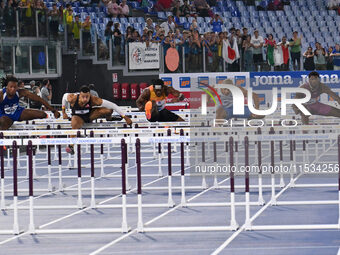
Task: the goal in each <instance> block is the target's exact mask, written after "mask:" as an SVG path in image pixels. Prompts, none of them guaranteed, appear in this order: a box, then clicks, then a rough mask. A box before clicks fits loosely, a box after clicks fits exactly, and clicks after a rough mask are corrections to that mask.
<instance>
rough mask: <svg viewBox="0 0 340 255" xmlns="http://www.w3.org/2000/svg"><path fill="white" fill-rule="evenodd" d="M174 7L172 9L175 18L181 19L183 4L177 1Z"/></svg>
mask: <svg viewBox="0 0 340 255" xmlns="http://www.w3.org/2000/svg"><path fill="white" fill-rule="evenodd" d="M173 5H174V7H173V8H172V15H173V16H174V17H181V16H182V12H181V3H180V1H178V0H175V1H174V3H173Z"/></svg>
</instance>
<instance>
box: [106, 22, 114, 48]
mask: <svg viewBox="0 0 340 255" xmlns="http://www.w3.org/2000/svg"><path fill="white" fill-rule="evenodd" d="M112 26H113V21H112V20H110V21H109V22H107V24H106V27H105V31H104V36H105V43H106V47H107V48H109V43H110V39H112V35H113V32H112Z"/></svg>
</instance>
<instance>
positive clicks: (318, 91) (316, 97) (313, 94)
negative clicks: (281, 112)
mask: <svg viewBox="0 0 340 255" xmlns="http://www.w3.org/2000/svg"><path fill="white" fill-rule="evenodd" d="M301 88H304V89H307V90H308V91H309V92H310V93H311V99H310V100H309V101H308V102H307V103H305V104H314V103H316V102H317V101H319V97H320V95H321V94H322V90H321V86H318V88H316V89H314V90H312V87H311V86H310V85H309V83H305V84H303V85H302V86H301Z"/></svg>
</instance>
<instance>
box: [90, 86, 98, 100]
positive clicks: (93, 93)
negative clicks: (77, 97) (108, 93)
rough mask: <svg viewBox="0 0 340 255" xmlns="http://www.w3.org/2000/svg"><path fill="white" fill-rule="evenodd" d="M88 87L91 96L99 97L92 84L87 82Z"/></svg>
mask: <svg viewBox="0 0 340 255" xmlns="http://www.w3.org/2000/svg"><path fill="white" fill-rule="evenodd" d="M89 89H90V94H91V96H95V97H99V96H98V93H97V91H96V88H95V86H94V84H92V83H91V84H89Z"/></svg>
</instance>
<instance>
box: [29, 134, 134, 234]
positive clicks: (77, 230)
mask: <svg viewBox="0 0 340 255" xmlns="http://www.w3.org/2000/svg"><path fill="white" fill-rule="evenodd" d="M121 144H122V155H123V157H122V164H121V166H122V225H121V227H120V228H73V229H71V228H70V229H39V228H38V229H37V228H36V227H35V225H34V204H33V201H34V200H33V170H32V141H31V140H29V141H28V144H27V147H28V153H29V172H30V174H29V177H30V191H29V197H30V198H29V201H30V206H29V207H30V209H29V214H30V217H29V218H30V222H29V227H28V233H30V234H81V233H126V232H128V231H129V230H130V228H129V227H128V225H127V215H126V213H127V207H126V185H125V184H126V175H125V158H124V155H125V153H124V152H125V147H126V144H125V140H124V139H122V141H121ZM77 150H78V152H80V144H77ZM78 155H79V156H78V188H79V189H80V192H79V193H78V208H79V207H80V206H81V208H83V203H82V197H81V183H80V184H79V181H81V167H79V166H80V165H81V160H80V157H81V154H80V153H79V154H78ZM93 173H94V168H93V169H91V175H92V174H93ZM91 180H94V179H91ZM91 184H92V189H93V187H94V181H93V182H92V183H91ZM92 206H95V204H94V193H92V194H91V207H92Z"/></svg>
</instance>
